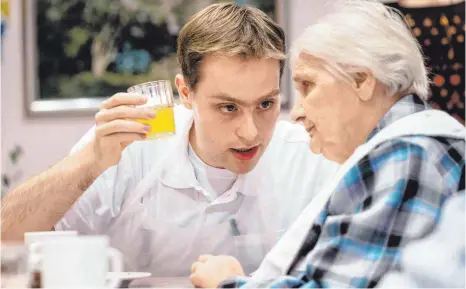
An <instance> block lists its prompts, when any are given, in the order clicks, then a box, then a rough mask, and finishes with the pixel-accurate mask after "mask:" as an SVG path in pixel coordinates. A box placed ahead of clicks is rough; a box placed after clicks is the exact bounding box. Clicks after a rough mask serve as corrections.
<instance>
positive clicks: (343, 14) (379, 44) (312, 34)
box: [290, 0, 430, 100]
mask: <svg viewBox="0 0 466 289" xmlns="http://www.w3.org/2000/svg"><path fill="white" fill-rule="evenodd" d="M335 4H336V5H335V7H334V9H333V10H332V11H331V12H330V13H328V14H326V15H325V16H323V17H322V18H321V19H318V20H317V22H316V23H315V24H313V25H311V26H309V27H308V28H307V29H306V30H305V32H304V33H303V34H302V35H301V36H300V37H299V38H298V39H297V40H296V42H295V43H294V44H293V46H292V48H291V57H290V58H291V64H292V67H293V66H294V62H295V61H296V58H297V57H298V56H299V54H300V53H301V52H304V53H307V54H309V55H312V56H314V57H317V58H320V59H322V60H324V62H325V63H326V68H327V69H328V70H329V71H330V72H332V73H333V74H335V75H337V76H343V77H344V78H346V79H354V78H353V77H352V75H354V74H357V73H361V72H362V73H364V72H369V73H371V74H372V75H373V76H374V77H375V79H377V80H378V82H380V83H382V84H383V85H384V86H385V88H386V90H387V94H389V95H394V94H396V93H416V94H418V95H419V96H420V97H421V98H423V99H424V100H426V99H427V95H428V91H429V84H430V82H429V78H428V75H427V71H426V67H425V64H424V57H423V53H422V50H421V47H420V45H419V43H418V42H417V40H416V39H415V38H414V37H413V35H412V34H411V31H410V29H409V27H408V26H407V24H406V22H405V21H404V18H403V17H402V16H401V15H400V13H399V12H398V11H397V10H395V9H392V8H389V7H386V6H385V5H383V4H381V3H379V2H377V1H375V0H344V1H338V2H336V3H335Z"/></svg>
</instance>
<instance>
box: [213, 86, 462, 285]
mask: <svg viewBox="0 0 466 289" xmlns="http://www.w3.org/2000/svg"><path fill="white" fill-rule="evenodd" d="M426 109H431V108H430V107H429V106H428V105H426V104H425V103H424V102H423V101H422V100H421V99H420V98H419V97H418V96H416V95H408V96H406V97H404V98H403V99H401V100H400V101H398V102H397V103H396V104H395V105H394V106H393V107H392V108H391V109H390V111H389V112H388V113H387V114H386V115H385V116H384V117H383V119H382V120H381V121H380V122H379V124H378V126H377V128H376V129H375V130H374V131H373V132H372V133H371V134H370V136H369V138H368V140H369V139H371V138H372V137H373V136H374V135H375V134H377V132H379V131H380V130H381V129H383V128H384V127H386V126H387V125H389V124H391V123H393V122H394V121H396V120H398V119H400V118H402V117H404V116H407V115H410V114H412V113H415V112H419V111H422V110H426ZM464 155H465V141H464V140H458V139H449V138H443V137H438V138H434V137H427V136H422V135H414V136H406V137H400V138H397V139H394V140H391V141H387V142H384V143H382V144H381V145H379V146H378V147H376V148H375V149H374V150H373V151H372V152H370V153H369V154H368V155H367V156H366V157H364V158H363V159H362V160H361V161H359V163H358V164H357V165H356V166H354V167H353V168H352V169H350V171H349V172H348V173H347V174H346V175H345V177H344V178H343V179H342V181H341V183H340V184H339V186H338V189H337V191H336V192H335V193H334V194H333V196H332V197H331V198H330V200H329V202H328V203H327V206H326V208H325V209H324V210H323V211H322V212H321V213H320V217H319V218H318V219H317V220H316V221H315V222H314V224H313V226H312V228H302V229H303V230H309V232H308V234H307V237H306V240H305V242H304V243H303V244H302V245H301V248H300V250H299V252H297V254H296V256H295V258H294V261H293V262H292V264H291V266H290V268H289V270H288V275H287V276H282V277H280V278H278V279H276V280H273V281H267V282H261V283H257V284H256V282H254V284H252V282H249V283H248V279H246V278H244V277H235V278H232V279H229V280H226V281H225V282H223V283H222V284H221V285H220V286H221V287H225V288H233V287H242V286H244V285H247V287H272V288H283V287H310V288H320V287H361V288H365V287H375V286H376V285H377V283H378V282H379V280H380V279H381V278H382V277H383V275H384V274H386V273H387V272H388V271H390V270H392V269H394V268H396V267H397V266H398V265H399V262H400V252H401V249H402V248H403V247H404V246H405V245H406V244H407V243H408V242H410V241H412V240H416V239H420V238H423V237H425V236H426V235H428V234H429V233H430V232H431V231H432V230H433V229H434V227H435V225H436V223H437V222H438V220H439V217H440V212H441V208H442V205H443V203H444V202H445V200H446V199H447V198H449V197H450V196H452V195H453V194H455V193H456V192H458V191H460V190H463V189H464V168H465V162H464ZM426 253H428V252H426Z"/></svg>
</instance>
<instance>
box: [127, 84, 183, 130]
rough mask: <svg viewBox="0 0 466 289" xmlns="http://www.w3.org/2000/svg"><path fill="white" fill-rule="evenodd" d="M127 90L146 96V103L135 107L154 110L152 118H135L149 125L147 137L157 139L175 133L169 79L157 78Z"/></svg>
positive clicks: (171, 91)
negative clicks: (149, 129)
mask: <svg viewBox="0 0 466 289" xmlns="http://www.w3.org/2000/svg"><path fill="white" fill-rule="evenodd" d="M128 92H129V93H136V94H142V95H145V96H146V97H147V98H148V100H147V103H146V104H144V105H140V106H137V107H142V108H150V109H153V110H155V117H154V118H153V119H150V120H143V119H140V120H137V121H138V122H140V123H143V124H147V125H150V126H151V128H152V130H151V131H150V132H149V133H148V134H147V139H158V138H163V137H167V136H170V135H174V134H175V132H176V129H175V114H174V111H173V106H174V100H173V90H172V86H171V84H170V81H168V80H157V81H151V82H146V83H141V84H138V85H135V86H131V87H130V88H128Z"/></svg>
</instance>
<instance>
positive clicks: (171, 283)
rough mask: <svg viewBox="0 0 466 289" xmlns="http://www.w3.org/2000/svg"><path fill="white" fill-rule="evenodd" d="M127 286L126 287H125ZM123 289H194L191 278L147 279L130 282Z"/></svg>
mask: <svg viewBox="0 0 466 289" xmlns="http://www.w3.org/2000/svg"><path fill="white" fill-rule="evenodd" d="M124 285H126V287H123V286H124ZM120 287H121V288H194V286H193V284H192V283H191V281H190V280H189V277H147V278H140V279H134V280H130V282H127V284H122V286H120Z"/></svg>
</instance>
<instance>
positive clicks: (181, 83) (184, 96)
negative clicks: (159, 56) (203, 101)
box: [175, 74, 193, 109]
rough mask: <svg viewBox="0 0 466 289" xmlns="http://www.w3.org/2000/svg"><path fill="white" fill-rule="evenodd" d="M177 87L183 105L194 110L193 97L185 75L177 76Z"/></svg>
mask: <svg viewBox="0 0 466 289" xmlns="http://www.w3.org/2000/svg"><path fill="white" fill-rule="evenodd" d="M175 85H176V88H177V90H178V95H179V96H180V100H181V103H182V104H183V105H184V106H185V107H186V108H187V109H192V108H193V104H192V99H191V98H192V97H191V94H190V93H189V92H190V90H189V87H188V86H187V85H186V81H185V80H184V77H183V75H181V74H177V75H176V77H175Z"/></svg>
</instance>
